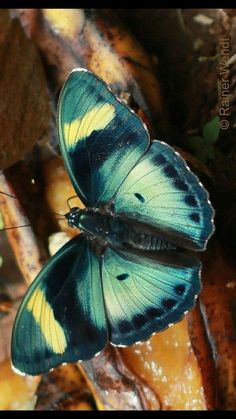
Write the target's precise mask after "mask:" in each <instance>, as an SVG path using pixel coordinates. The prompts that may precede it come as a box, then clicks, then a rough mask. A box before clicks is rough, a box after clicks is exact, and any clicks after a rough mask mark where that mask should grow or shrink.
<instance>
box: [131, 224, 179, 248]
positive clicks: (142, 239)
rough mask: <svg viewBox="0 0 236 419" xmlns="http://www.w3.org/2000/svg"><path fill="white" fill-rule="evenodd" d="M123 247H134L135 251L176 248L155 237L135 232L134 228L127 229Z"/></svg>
mask: <svg viewBox="0 0 236 419" xmlns="http://www.w3.org/2000/svg"><path fill="white" fill-rule="evenodd" d="M123 245H124V246H129V247H133V248H135V249H141V250H151V251H154V250H167V249H175V248H176V247H175V246H173V245H172V244H170V243H168V242H166V241H164V240H162V239H160V238H159V237H157V236H155V235H152V234H148V233H143V232H141V231H135V230H134V229H132V228H127V230H126V237H125V240H124V242H123Z"/></svg>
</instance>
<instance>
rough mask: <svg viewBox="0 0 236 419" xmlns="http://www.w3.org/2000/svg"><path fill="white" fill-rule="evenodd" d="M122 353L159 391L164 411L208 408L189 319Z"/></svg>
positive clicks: (146, 380)
mask: <svg viewBox="0 0 236 419" xmlns="http://www.w3.org/2000/svg"><path fill="white" fill-rule="evenodd" d="M120 352H121V354H122V356H123V358H124V360H125V362H126V364H127V365H129V366H130V367H131V368H132V370H133V371H135V373H136V374H138V375H139V376H140V377H141V378H142V379H143V380H145V382H146V383H147V384H148V385H149V386H150V387H151V388H152V390H153V391H154V392H155V393H156V394H157V396H158V399H159V401H160V405H161V409H162V410H205V409H206V400H205V394H204V388H203V383H202V376H201V371H200V369H199V365H198V363H197V359H196V357H195V354H194V351H193V348H192V346H191V341H190V338H189V334H188V325H187V319H186V318H185V319H184V320H182V321H181V322H179V323H177V324H175V325H173V326H171V327H169V329H167V330H165V331H164V332H161V333H156V334H155V335H153V336H152V337H151V338H150V339H149V340H148V341H146V342H142V343H137V344H135V345H133V346H131V347H129V348H122V349H120Z"/></svg>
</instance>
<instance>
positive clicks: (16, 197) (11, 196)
mask: <svg viewBox="0 0 236 419" xmlns="http://www.w3.org/2000/svg"><path fill="white" fill-rule="evenodd" d="M0 193H1V194H3V195H6V196H9V197H10V198H14V199H19V198H18V196H15V195H12V194H10V193H7V192H3V191H0ZM51 214H54V215H60V216H61V217H64V218H65V214H60V213H59V212H51ZM64 218H61V219H64ZM13 228H14V227H13Z"/></svg>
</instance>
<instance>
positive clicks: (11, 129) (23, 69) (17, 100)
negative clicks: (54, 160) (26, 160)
mask: <svg viewBox="0 0 236 419" xmlns="http://www.w3.org/2000/svg"><path fill="white" fill-rule="evenodd" d="M0 68H1V77H0V92H1V94H0V130H1V148H0V168H1V169H5V168H6V167H8V166H10V165H12V164H13V163H15V162H16V161H18V160H20V159H21V158H22V157H23V156H24V155H25V154H26V153H27V152H28V151H29V150H30V149H31V148H32V147H33V145H34V144H35V142H36V141H37V140H38V139H39V138H40V136H41V135H42V134H43V132H44V131H45V129H46V128H47V126H48V123H49V118H50V108H49V102H48V96H47V85H46V79H45V75H44V70H43V67H42V63H41V60H40V56H39V53H38V52H37V50H36V48H35V46H34V45H33V43H32V41H31V40H30V39H29V38H28V37H27V36H26V34H25V32H24V30H23V29H22V27H21V25H20V22H19V20H18V19H11V18H10V16H9V13H8V11H7V10H6V9H5V10H1V11H0Z"/></svg>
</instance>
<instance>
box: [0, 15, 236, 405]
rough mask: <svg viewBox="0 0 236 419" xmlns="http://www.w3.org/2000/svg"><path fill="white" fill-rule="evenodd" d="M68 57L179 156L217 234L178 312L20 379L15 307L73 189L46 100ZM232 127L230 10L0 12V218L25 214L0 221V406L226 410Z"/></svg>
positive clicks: (235, 217)
mask: <svg viewBox="0 0 236 419" xmlns="http://www.w3.org/2000/svg"><path fill="white" fill-rule="evenodd" d="M76 67H84V68H87V69H89V70H91V71H93V72H94V73H95V74H97V75H98V76H100V77H101V78H103V79H104V80H105V81H106V82H107V83H108V84H109V85H110V87H111V89H112V90H113V92H114V93H115V94H116V95H118V96H119V97H120V98H121V99H122V100H124V101H125V102H126V103H127V104H128V105H129V106H130V107H131V108H132V109H133V110H134V111H135V112H137V113H138V114H139V116H140V117H141V118H142V119H143V121H144V122H145V123H146V125H147V126H148V129H149V130H150V133H151V138H152V139H154V138H157V139H159V140H163V141H165V142H167V143H169V144H170V145H172V146H173V147H174V148H175V149H176V150H178V152H179V153H180V154H181V155H182V156H183V157H184V158H185V159H186V161H187V162H188V164H189V166H190V167H191V169H192V170H193V171H194V172H195V173H196V174H197V175H198V176H199V178H200V180H201V182H202V183H203V184H204V186H205V187H206V188H207V189H208V191H209V192H210V197H211V201H212V204H213V206H214V208H215V210H216V220H215V222H216V232H215V234H214V236H213V237H212V239H211V240H210V242H209V245H208V249H207V251H206V252H204V254H202V255H200V257H201V259H202V261H203V264H204V265H203V266H204V268H203V273H202V281H203V291H202V292H201V295H200V298H199V299H198V302H197V304H196V306H195V307H194V308H193V309H192V310H191V312H189V313H188V314H187V316H186V317H185V318H184V319H183V320H182V321H181V322H179V323H178V324H176V325H174V326H171V327H170V328H169V329H168V330H166V331H164V332H161V333H158V334H156V335H154V336H152V338H151V339H150V340H148V341H147V342H143V343H139V344H136V345H133V346H132V347H129V348H123V349H121V348H119V349H118V348H114V347H110V346H108V347H107V348H106V350H104V351H102V353H101V354H100V355H99V356H98V357H96V358H94V359H93V360H91V361H87V362H83V363H80V364H71V365H66V366H62V367H59V368H56V369H55V370H54V371H51V372H48V373H47V374H44V375H42V376H37V377H22V376H19V375H17V374H15V373H14V372H13V371H12V369H11V362H10V341H11V331H12V325H13V321H14V318H15V315H16V311H17V308H18V307H19V304H20V301H21V298H22V297H23V295H24V293H25V291H26V289H27V287H28V286H29V284H30V283H31V282H32V280H33V279H34V278H35V276H36V274H37V273H38V272H39V271H40V269H41V268H42V266H43V265H44V263H45V262H46V261H47V260H48V258H49V257H50V255H53V254H54V253H55V252H56V251H57V250H58V249H59V248H60V246H62V245H63V244H64V243H65V242H66V241H67V240H69V239H70V238H71V237H72V236H73V235H75V234H77V233H75V232H74V231H72V232H71V229H70V228H69V227H68V226H67V223H66V222H65V221H58V220H56V217H55V215H53V214H52V213H53V212H58V213H65V212H67V210H68V207H67V204H66V200H67V198H68V197H70V196H73V195H74V194H75V193H74V191H73V187H72V185H71V183H70V181H69V179H68V176H67V174H66V172H65V169H64V166H63V161H62V159H61V156H60V152H59V148H58V142H57V127H56V106H57V101H58V97H59V93H60V89H61V86H62V84H63V82H64V81H65V79H66V78H67V76H68V74H69V72H70V71H71V70H72V69H73V68H76ZM235 128H236V9H116V10H111V9H11V10H7V9H4V10H0V144H1V147H0V169H1V174H0V191H1V193H0V229H4V228H5V229H6V228H8V227H14V226H22V225H28V226H27V227H22V228H13V229H9V230H4V231H1V232H0V265H1V266H0V409H2V410H25V409H28V410H29V409H35V410H67V409H69V410H97V409H99V410H118V409H119V410H216V409H223V410H234V409H236V356H235V354H236V324H235V323H236V318H235V308H236V299H235V297H236V266H235V259H236V170H235V167H236V166H235V165H236V130H235ZM3 192H4V194H3ZM6 194H8V195H6ZM9 195H12V196H15V197H17V198H13V197H11V196H9ZM77 204H78V206H82V205H83V204H82V203H81V202H80V201H79V200H78V201H77ZM73 205H76V202H73Z"/></svg>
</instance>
